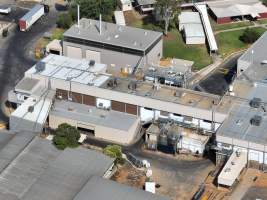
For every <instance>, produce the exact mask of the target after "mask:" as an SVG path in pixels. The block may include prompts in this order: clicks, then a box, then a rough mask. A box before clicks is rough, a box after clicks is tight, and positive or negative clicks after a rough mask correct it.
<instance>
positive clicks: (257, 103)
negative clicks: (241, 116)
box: [249, 97, 261, 108]
mask: <svg viewBox="0 0 267 200" xmlns="http://www.w3.org/2000/svg"><path fill="white" fill-rule="evenodd" d="M249 105H250V106H251V107H252V108H259V107H260V105H261V99H260V98H256V97H254V98H253V99H252V100H251V101H250V102H249Z"/></svg>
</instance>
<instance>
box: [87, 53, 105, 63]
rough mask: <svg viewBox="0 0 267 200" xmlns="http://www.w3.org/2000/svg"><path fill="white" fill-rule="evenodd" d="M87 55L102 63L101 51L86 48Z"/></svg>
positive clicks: (88, 57)
mask: <svg viewBox="0 0 267 200" xmlns="http://www.w3.org/2000/svg"><path fill="white" fill-rule="evenodd" d="M85 57H86V59H87V60H94V61H95V62H96V63H101V62H100V52H98V51H92V50H86V53H85Z"/></svg>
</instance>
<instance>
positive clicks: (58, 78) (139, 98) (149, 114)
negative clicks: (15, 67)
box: [9, 54, 232, 144]
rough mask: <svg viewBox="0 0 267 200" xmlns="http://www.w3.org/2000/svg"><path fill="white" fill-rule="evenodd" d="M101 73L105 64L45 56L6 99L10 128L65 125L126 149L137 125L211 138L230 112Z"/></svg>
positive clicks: (194, 95)
mask: <svg viewBox="0 0 267 200" xmlns="http://www.w3.org/2000/svg"><path fill="white" fill-rule="evenodd" d="M105 70H106V65H104V64H99V63H92V62H90V61H87V60H85V59H83V60H77V59H73V58H68V57H64V56H58V55H53V54H50V55H48V56H47V57H46V58H44V59H42V60H41V61H39V62H38V63H37V64H36V65H34V66H33V67H32V68H30V69H29V70H28V71H26V72H25V77H24V78H23V80H22V81H21V82H20V83H19V84H18V85H17V86H16V87H15V89H14V90H12V91H11V92H10V93H9V101H10V102H13V103H16V104H17V105H18V106H19V107H18V108H17V109H16V111H15V112H13V113H12V114H11V117H10V125H11V127H10V128H11V129H13V130H20V127H23V130H28V129H26V128H27V127H30V128H31V130H36V131H37V130H40V129H41V127H43V126H44V125H48V126H51V127H53V128H56V127H57V125H58V124H60V123H61V122H63V121H64V122H66V121H68V122H69V123H71V124H72V125H74V126H76V127H77V128H79V129H81V130H83V131H87V132H88V134H92V135H95V137H99V138H102V139H106V140H111V141H113V142H117V143H123V144H129V143H131V141H134V140H135V139H136V138H137V137H138V130H139V128H140V125H141V124H145V123H150V122H151V121H152V120H158V119H159V118H169V119H172V120H174V121H179V122H182V124H185V125H186V126H187V127H188V126H189V127H198V129H201V130H203V131H204V132H205V131H206V132H214V131H215V130H216V129H217V128H218V127H219V126H220V124H221V123H222V122H223V121H224V119H225V118H226V117H227V114H228V111H229V109H230V107H231V103H232V102H231V101H230V100H229V99H228V98H224V99H221V98H220V97H219V96H216V95H211V94H207V93H202V92H197V91H192V90H187V89H184V88H175V87H170V86H167V85H161V86H160V87H158V85H155V84H154V83H150V82H144V81H136V80H132V79H129V78H117V77H113V76H111V75H109V74H106V73H105ZM34 83H35V84H37V86H35V84H34ZM21 88H22V89H23V88H24V90H21ZM26 89H27V90H26ZM25 99H26V100H25ZM43 109H44V110H43ZM47 116H49V117H48V118H49V120H46V119H47ZM114 121H118V123H114ZM122 121H123V122H124V123H120V122H122ZM22 122H25V123H22ZM122 135H124V136H123V137H122Z"/></svg>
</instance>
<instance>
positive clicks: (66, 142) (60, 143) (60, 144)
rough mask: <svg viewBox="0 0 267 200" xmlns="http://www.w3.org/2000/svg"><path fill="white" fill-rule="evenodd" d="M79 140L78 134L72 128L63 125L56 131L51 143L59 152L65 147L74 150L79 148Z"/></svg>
mask: <svg viewBox="0 0 267 200" xmlns="http://www.w3.org/2000/svg"><path fill="white" fill-rule="evenodd" d="M79 138H80V133H79V131H78V130H77V129H76V128H75V127H74V126H71V125H69V124H66V123H63V124H60V125H59V126H58V128H57V129H56V131H55V136H54V138H53V143H54V145H55V146H56V147H57V148H58V149H60V150H63V149H65V148H66V147H71V148H74V147H77V146H79V143H78V140H79Z"/></svg>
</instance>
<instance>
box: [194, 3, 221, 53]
mask: <svg viewBox="0 0 267 200" xmlns="http://www.w3.org/2000/svg"><path fill="white" fill-rule="evenodd" d="M195 7H196V9H197V10H198V11H199V13H200V16H201V18H202V23H203V26H204V30H205V32H206V36H207V39H208V42H209V47H210V50H211V51H218V46H217V42H216V40H215V36H214V34H213V31H212V28H211V24H210V20H209V16H208V12H207V6H206V4H195Z"/></svg>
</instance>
